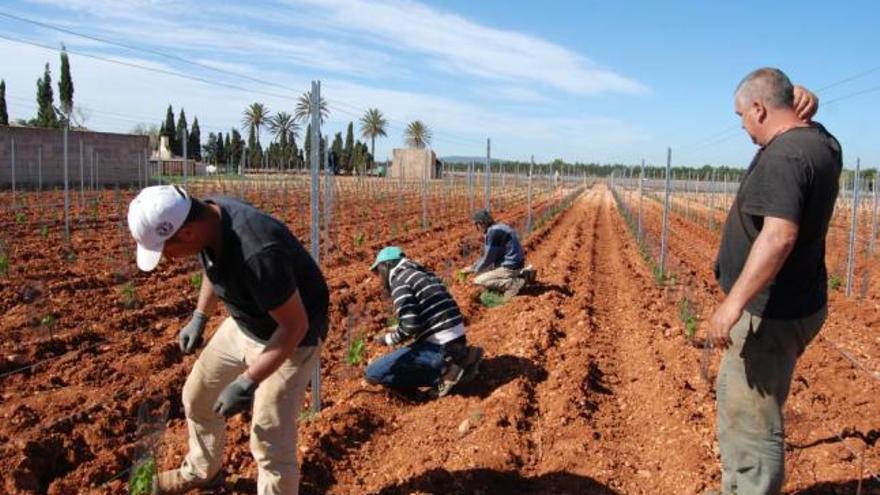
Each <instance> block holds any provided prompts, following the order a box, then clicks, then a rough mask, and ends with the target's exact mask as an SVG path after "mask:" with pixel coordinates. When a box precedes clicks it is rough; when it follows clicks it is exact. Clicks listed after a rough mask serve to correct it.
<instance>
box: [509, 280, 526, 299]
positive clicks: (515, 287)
mask: <svg viewBox="0 0 880 495" xmlns="http://www.w3.org/2000/svg"><path fill="white" fill-rule="evenodd" d="M525 285H526V279H524V278H522V277H517V278H515V279H513V280H512V281H511V282H510V287H509V288H508V289H507V290H506V291H504V297H505V299H510V298H511V297H513V296H515V295H517V294H519V291H520V290H521V289H522V288H523V287H524V286H525Z"/></svg>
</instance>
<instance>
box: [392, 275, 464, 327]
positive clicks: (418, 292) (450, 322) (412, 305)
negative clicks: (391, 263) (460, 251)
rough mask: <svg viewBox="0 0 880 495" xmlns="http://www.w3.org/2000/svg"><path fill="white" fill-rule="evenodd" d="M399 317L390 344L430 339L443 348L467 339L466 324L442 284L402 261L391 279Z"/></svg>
mask: <svg viewBox="0 0 880 495" xmlns="http://www.w3.org/2000/svg"><path fill="white" fill-rule="evenodd" d="M388 282H389V285H390V287H391V298H392V299H393V300H394V309H395V311H396V313H397V322H398V323H397V330H395V331H393V332H391V333H389V334H388V335H387V336H386V340H387V343H388V344H397V343H400V342H403V341H405V340H408V339H414V340H417V341H419V340H423V339H428V340H431V341H435V342H436V343H438V344H444V343H446V342H448V341H449V340H452V339H453V338H456V337H458V336H461V335H464V325H463V323H464V320H463V318H462V316H461V311H460V310H459V309H458V304H456V302H455V299H453V298H452V296H451V295H450V294H449V291H447V290H446V287H445V286H444V285H443V282H441V281H440V279H439V278H437V276H436V275H434V273H433V272H431V271H430V270H428V269H427V268H425V267H424V266H422V265H419V264H418V263H415V262H414V261H411V260H409V259H406V258H404V259H402V260H401V261H400V262H399V263H398V264H397V266H395V267H394V268H393V269H392V270H391V273H389V276H388Z"/></svg>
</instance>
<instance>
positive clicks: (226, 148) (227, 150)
mask: <svg viewBox="0 0 880 495" xmlns="http://www.w3.org/2000/svg"><path fill="white" fill-rule="evenodd" d="M229 137H230V136H229V133H228V132H227V133H226V142H224V143H223V163H229V162H235V154H234V153H232V148H231V146H232V143H231V142H230V139H229Z"/></svg>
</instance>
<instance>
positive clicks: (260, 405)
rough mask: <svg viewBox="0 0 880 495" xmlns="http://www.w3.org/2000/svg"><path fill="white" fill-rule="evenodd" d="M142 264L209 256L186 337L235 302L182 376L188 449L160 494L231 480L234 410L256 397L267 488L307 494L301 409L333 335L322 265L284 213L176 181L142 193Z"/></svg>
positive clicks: (132, 223) (257, 442) (133, 212)
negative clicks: (228, 453) (225, 466)
mask: <svg viewBox="0 0 880 495" xmlns="http://www.w3.org/2000/svg"><path fill="white" fill-rule="evenodd" d="M128 225H129V229H130V230H131V234H132V236H133V237H134V239H135V241H137V245H138V246H137V264H138V267H140V268H141V269H142V270H145V271H150V270H153V269H154V268H155V267H156V266H157V265H158V263H159V260H160V259H161V258H162V257H163V256H165V257H169V258H178V257H184V256H198V258H199V261H200V262H201V264H202V267H203V269H204V275H205V276H204V277H203V278H202V280H203V281H202V287H201V291H200V293H199V300H198V304H197V306H196V310H195V312H194V313H193V317H192V319H191V320H190V322H189V323H188V324H187V325H186V326H185V327H184V328H183V329H182V330H181V331H180V335H179V340H180V348H181V350H182V351H183V352H184V353H191V352H193V351H195V349H196V348H197V347H198V346H199V345H200V343H201V342H202V333H203V331H204V328H205V324H206V323H207V320H208V316H209V315H210V314H211V313H212V311H213V310H214V308H215V307H216V304H217V300H218V299H219V300H221V301H223V303H224V305H225V306H226V309H227V311H228V313H229V315H230V316H229V317H228V318H226V319H225V320H224V321H223V323H222V324H221V325H220V327H219V328H218V329H217V331H216V333H215V334H214V336H213V337H212V338H211V341H210V342H209V343H208V345H207V346H206V347H205V350H204V351H203V352H202V353H201V355H200V356H199V358H198V360H197V361H196V363H195V366H193V369H192V371H191V372H190V374H189V377H188V378H187V380H186V384H185V385H184V387H183V405H184V408H185V411H186V419H187V425H188V428H189V453H188V454H187V456H186V458H185V459H184V461H183V464H182V465H181V467H180V468H179V469H174V470H170V471H164V472H161V473H159V474H158V476H157V477H156V478H155V479H154V483H153V491H154V493H184V492H187V491H189V490H191V489H194V488H209V487H213V486H217V485H219V484H221V483H222V481H223V474H222V471H221V463H222V457H223V444H224V440H225V434H226V422H225V419H224V418H225V417H229V416H231V415H234V414H236V413H238V412H241V411H243V410H245V409H248V408H250V407H252V408H253V410H252V412H253V419H252V422H251V436H250V443H251V452H252V453H253V455H254V459H255V460H256V463H257V493H259V494H261V495H269V494H273V495H274V494H285V495H288V494H296V493H298V491H299V475H298V470H297V465H296V441H297V417H298V415H299V413H300V410H301V409H302V405H303V400H304V395H305V388H306V386H307V384H308V382H309V377H310V372H311V370H312V369H313V368H314V367H315V366H316V364H317V362H318V356H319V355H320V349H321V343H322V341H323V340H324V338H325V337H326V334H327V310H328V307H329V292H328V289H327V284H326V282H325V280H324V277H323V275H322V274H321V271H320V269H319V268H318V266H317V264H316V263H315V262H314V260H313V259H312V257H311V256H310V255H309V253H308V252H307V251H306V250H305V249H304V248H303V246H302V245H301V244H300V242H299V241H298V240H297V239H296V237H294V236H293V234H291V232H290V230H288V228H287V227H286V226H285V225H284V224H283V223H281V222H280V221H278V220H276V219H274V218H272V217H270V216H268V215H266V214H264V213H262V212H260V211H259V210H257V209H256V208H254V207H253V206H250V205H248V204H246V203H243V202H240V201H238V200H235V199H231V198H223V197H218V198H210V199H206V200H204V201H201V200H199V199H196V198H192V197H190V196H189V195H188V194H187V192H186V191H185V190H183V189H182V188H180V187H177V186H153V187H148V188H146V189H144V190H142V191H141V192H140V194H138V196H137V197H136V198H135V199H134V200H133V201H132V202H131V205H130V206H129V210H128Z"/></svg>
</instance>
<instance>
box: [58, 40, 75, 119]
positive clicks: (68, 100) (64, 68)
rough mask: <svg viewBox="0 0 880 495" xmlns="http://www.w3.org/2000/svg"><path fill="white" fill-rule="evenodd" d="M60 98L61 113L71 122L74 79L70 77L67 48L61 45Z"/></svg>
mask: <svg viewBox="0 0 880 495" xmlns="http://www.w3.org/2000/svg"><path fill="white" fill-rule="evenodd" d="M58 98H59V99H60V100H61V111H62V112H64V118H65V119H66V120H67V121H68V125H70V124H69V122H70V114H71V113H72V112H73V79H72V78H71V77H70V61H69V60H68V58H67V48H65V47H64V45H63V44H62V45H61V79H60V80H59V81H58Z"/></svg>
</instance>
